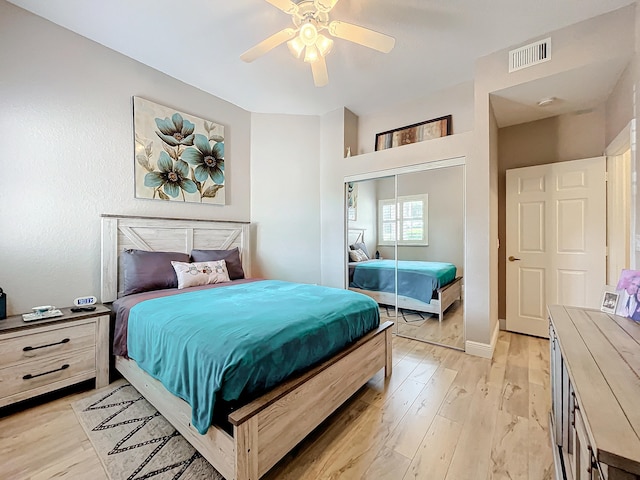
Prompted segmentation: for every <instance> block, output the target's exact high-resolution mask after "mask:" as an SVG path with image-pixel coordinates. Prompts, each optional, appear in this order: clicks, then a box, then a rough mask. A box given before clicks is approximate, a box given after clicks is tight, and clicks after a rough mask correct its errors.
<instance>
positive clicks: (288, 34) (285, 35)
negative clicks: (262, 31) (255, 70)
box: [240, 28, 296, 63]
mask: <svg viewBox="0 0 640 480" xmlns="http://www.w3.org/2000/svg"><path fill="white" fill-rule="evenodd" d="M295 35H296V29H295V28H285V29H284V30H280V31H279V32H278V33H274V34H273V35H271V36H270V37H269V38H267V39H265V40H263V41H261V42H260V43H259V44H257V45H256V46H255V47H252V48H250V49H249V50H247V51H246V52H244V53H243V54H242V55H240V59H242V60H244V61H245V62H247V63H249V62H253V61H254V60H255V59H256V58H258V57H260V56H261V55H264V54H265V53H267V52H268V51H269V50H272V49H274V48H276V47H277V46H278V45H280V44H282V43H284V42H286V41H287V40H291V39H292V38H293V37H294V36H295Z"/></svg>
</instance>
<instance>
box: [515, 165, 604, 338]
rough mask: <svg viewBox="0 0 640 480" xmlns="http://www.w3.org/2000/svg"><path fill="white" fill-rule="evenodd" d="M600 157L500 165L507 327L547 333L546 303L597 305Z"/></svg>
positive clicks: (601, 232) (599, 282)
mask: <svg viewBox="0 0 640 480" xmlns="http://www.w3.org/2000/svg"><path fill="white" fill-rule="evenodd" d="M605 165H606V164H605V157H597V158H589V159H585V160H574V161H571V162H559V163H552V164H548V165H537V166H534V167H525V168H515V169H512V170H507V192H506V203H507V205H506V207H507V208H506V224H507V225H506V226H507V239H506V242H507V243H506V252H507V262H506V263H507V274H506V281H507V287H506V295H507V318H506V321H507V330H510V331H514V332H519V333H526V334H528V335H536V336H539V337H548V336H549V335H548V323H549V322H548V319H547V305H552V304H563V305H573V306H580V307H593V308H599V305H600V300H601V298H600V296H601V295H602V289H603V286H604V285H605V281H606V180H605V169H606V167H605Z"/></svg>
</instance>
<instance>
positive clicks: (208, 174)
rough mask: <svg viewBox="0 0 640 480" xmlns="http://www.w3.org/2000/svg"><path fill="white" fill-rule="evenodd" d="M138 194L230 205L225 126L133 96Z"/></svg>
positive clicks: (154, 197)
mask: <svg viewBox="0 0 640 480" xmlns="http://www.w3.org/2000/svg"><path fill="white" fill-rule="evenodd" d="M133 119H134V122H133V123H134V133H135V184H136V197H137V198H149V199H156V200H164V201H176V202H196V203H207V204H215V205H224V204H225V188H224V183H225V172H224V126H223V125H219V124H217V123H214V122H212V121H208V120H203V119H201V118H198V117H195V116H193V115H189V114H186V113H182V112H178V111H177V110H175V109H172V108H169V107H165V106H163V105H158V104H157V103H153V102H150V101H148V100H145V99H143V98H140V97H133Z"/></svg>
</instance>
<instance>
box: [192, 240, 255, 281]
mask: <svg viewBox="0 0 640 480" xmlns="http://www.w3.org/2000/svg"><path fill="white" fill-rule="evenodd" d="M215 260H224V261H225V263H226V264H227V272H229V278H230V279H231V280H238V279H240V278H244V270H243V269H242V261H241V260H240V250H238V247H236V248H232V249H231V250H191V261H192V262H212V261H215Z"/></svg>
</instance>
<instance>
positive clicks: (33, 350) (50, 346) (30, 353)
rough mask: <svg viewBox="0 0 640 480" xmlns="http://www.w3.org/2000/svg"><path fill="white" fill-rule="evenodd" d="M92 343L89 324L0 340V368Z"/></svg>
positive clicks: (93, 333)
mask: <svg viewBox="0 0 640 480" xmlns="http://www.w3.org/2000/svg"><path fill="white" fill-rule="evenodd" d="M95 343H96V326H95V324H94V323H93V322H91V323H85V324H80V325H71V326H68V327H64V328H56V329H51V330H47V331H43V332H37V333H35V332H34V333H29V334H28V335H27V334H25V335H20V336H17V337H12V338H6V339H3V340H0V369H2V368H6V367H10V366H12V365H16V364H19V363H24V362H28V361H31V360H35V359H39V358H44V357H47V356H50V355H56V356H59V355H64V354H66V353H69V352H72V351H74V350H81V349H85V348H87V347H93V346H94V345H95Z"/></svg>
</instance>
